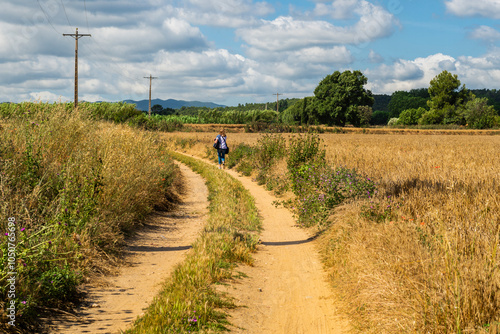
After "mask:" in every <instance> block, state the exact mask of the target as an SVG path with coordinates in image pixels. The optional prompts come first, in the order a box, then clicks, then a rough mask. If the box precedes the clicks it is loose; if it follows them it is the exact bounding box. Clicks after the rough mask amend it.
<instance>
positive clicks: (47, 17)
mask: <svg viewBox="0 0 500 334" xmlns="http://www.w3.org/2000/svg"><path fill="white" fill-rule="evenodd" d="M36 1H37V2H38V6H40V9H41V10H42V12H43V15H45V18H46V19H47V22H49V24H50V26H51V27H52V29H54V31H55V32H56V33H58V34H60V32H59V31H57V29H56V28H55V27H54V25H53V24H52V21H51V20H50V18H49V16H48V15H47V12H46V11H45V9H43V7H42V4H41V3H40V0H36Z"/></svg>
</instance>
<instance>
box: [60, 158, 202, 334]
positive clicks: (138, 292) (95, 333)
mask: <svg viewBox="0 0 500 334" xmlns="http://www.w3.org/2000/svg"><path fill="white" fill-rule="evenodd" d="M179 167H180V168H181V172H182V175H183V177H184V179H185V184H186V191H185V194H184V195H183V196H182V197H183V198H182V204H181V205H179V207H178V208H177V209H175V210H174V211H172V212H158V213H155V214H153V215H151V217H149V219H148V221H147V222H146V225H145V227H144V228H142V229H141V230H140V231H138V233H137V235H136V236H134V237H133V238H131V240H129V242H128V247H127V249H126V252H125V253H126V255H125V260H126V263H127V264H128V265H127V266H125V267H123V268H121V269H120V270H119V273H118V274H117V275H116V276H111V277H105V278H102V280H100V281H99V282H95V283H94V284H93V285H88V286H85V287H84V291H85V293H86V295H87V297H86V302H85V303H84V305H81V306H80V307H79V308H78V310H77V314H76V316H70V315H67V314H66V315H64V316H62V317H61V318H60V319H57V320H52V321H51V324H50V332H51V333H60V334H76V333H92V334H104V333H119V332H120V331H121V330H125V329H127V328H128V327H129V326H130V325H131V324H132V323H133V321H134V320H136V319H137V317H138V316H140V315H141V314H143V312H144V310H145V309H146V308H147V307H148V305H149V304H150V303H151V302H152V301H153V298H154V297H155V296H156V294H157V293H158V292H159V291H160V289H161V286H162V283H163V282H164V281H165V279H166V278H167V277H168V276H169V275H170V274H171V273H172V272H173V270H174V268H175V266H176V265H177V264H178V263H180V262H181V261H182V260H183V259H184V258H185V255H186V253H187V252H188V250H189V249H190V248H191V244H192V243H193V242H194V241H195V240H196V239H197V237H198V234H199V232H200V231H201V229H202V228H203V226H204V225H205V221H206V215H207V213H208V200H207V197H208V189H207V187H206V185H205V181H204V179H203V178H202V177H201V176H199V175H198V174H196V173H194V172H193V171H191V170H190V169H189V168H188V167H187V166H185V165H183V164H179Z"/></svg>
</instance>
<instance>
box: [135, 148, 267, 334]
mask: <svg viewBox="0 0 500 334" xmlns="http://www.w3.org/2000/svg"><path fill="white" fill-rule="evenodd" d="M171 155H172V157H174V158H175V159H176V160H179V161H181V162H183V163H185V164H187V165H189V166H190V167H191V168H192V169H193V170H194V171H195V172H197V173H199V174H200V175H201V176H202V177H203V178H205V180H206V183H207V186H208V190H209V200H210V207H209V218H208V221H207V225H206V226H205V228H204V230H203V232H202V233H201V235H200V237H199V238H198V240H197V241H196V242H195V243H194V244H193V248H192V249H191V251H190V252H189V253H188V255H187V258H186V260H185V261H184V262H183V263H182V264H180V265H179V266H178V267H177V268H176V269H175V271H174V273H173V274H172V277H171V278H170V279H169V280H168V281H167V282H166V283H165V286H164V288H163V290H162V291H161V292H160V294H159V295H158V296H157V297H156V298H155V300H154V301H153V303H152V304H151V305H150V307H149V308H148V310H147V312H146V314H145V315H144V316H143V317H142V318H140V319H138V320H137V321H136V323H135V325H134V327H133V328H132V329H130V330H128V331H127V332H126V333H128V334H138V333H147V334H154V333H186V332H204V333H209V332H216V331H224V330H225V329H226V326H227V325H228V324H229V322H228V320H227V315H226V314H225V313H224V312H223V309H224V308H231V307H234V305H233V303H232V301H231V299H230V298H229V297H228V296H225V295H222V294H220V293H218V292H216V291H215V289H214V288H213V285H214V284H217V283H219V282H222V281H224V280H226V279H230V278H231V277H232V276H233V274H234V268H235V267H236V265H237V263H246V264H251V263H252V257H251V253H252V252H253V251H254V250H255V248H256V245H257V243H258V240H259V237H258V232H259V231H260V229H261V222H260V220H259V218H258V214H257V209H256V207H255V202H254V199H253V198H252V197H251V196H250V194H249V193H248V191H247V190H246V189H245V188H244V187H243V185H242V184H241V183H240V182H238V181H236V180H235V179H234V178H232V177H231V176H229V175H228V174H227V173H225V172H223V171H220V170H218V169H216V168H215V167H213V166H209V165H207V164H205V163H203V162H200V161H198V160H196V159H193V158H190V157H187V156H184V155H182V154H178V153H171Z"/></svg>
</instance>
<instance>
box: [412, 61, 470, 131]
mask: <svg viewBox="0 0 500 334" xmlns="http://www.w3.org/2000/svg"><path fill="white" fill-rule="evenodd" d="M429 95H430V100H429V101H427V104H428V106H429V108H430V110H429V111H428V112H426V113H425V114H424V115H422V120H421V123H422V124H452V123H453V124H464V122H465V120H464V117H463V115H462V112H461V109H463V108H464V106H465V104H466V103H467V102H468V101H470V100H472V99H474V98H475V96H474V94H472V93H471V92H469V90H468V89H467V88H465V85H462V86H461V83H460V80H458V76H457V75H456V74H451V73H450V72H448V71H443V72H441V73H440V74H438V75H437V76H436V77H434V79H432V80H431V82H430V86H429Z"/></svg>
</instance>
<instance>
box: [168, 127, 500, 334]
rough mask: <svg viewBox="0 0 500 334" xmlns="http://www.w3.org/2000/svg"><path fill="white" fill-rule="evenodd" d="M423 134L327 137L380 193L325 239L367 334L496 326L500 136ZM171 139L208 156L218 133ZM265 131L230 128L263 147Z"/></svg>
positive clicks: (335, 158)
mask: <svg viewBox="0 0 500 334" xmlns="http://www.w3.org/2000/svg"><path fill="white" fill-rule="evenodd" d="M417 132H418V134H415V133H417ZM423 132H425V131H424V130H411V131H410V130H400V134H399V135H396V134H385V135H375V134H367V133H366V132H365V133H364V134H363V133H362V131H360V133H357V134H323V135H321V138H322V139H324V141H325V144H326V151H327V160H329V161H330V162H331V163H332V164H333V165H337V166H339V165H341V166H345V167H347V168H355V169H357V170H358V171H360V172H362V173H365V174H367V175H368V176H370V177H371V178H373V179H375V180H376V181H377V183H378V189H379V194H378V197H377V198H375V199H372V200H371V201H364V202H359V201H358V202H352V203H349V204H346V205H343V206H342V207H340V208H337V210H336V212H335V214H334V215H333V217H332V220H333V224H332V226H331V228H330V229H329V230H328V231H327V232H326V233H325V234H324V235H323V237H322V238H321V243H322V245H323V254H324V257H325V262H326V263H327V265H328V267H329V268H330V269H329V270H330V271H331V273H332V281H333V283H334V285H335V286H336V287H337V290H338V291H339V292H342V294H343V295H344V297H345V299H346V300H347V301H348V303H347V305H348V307H346V311H347V312H348V313H349V314H350V315H351V317H352V319H353V322H354V323H355V324H356V326H357V328H358V329H359V331H360V332H363V333H482V332H484V333H486V332H494V331H495V330H496V327H497V325H498V321H499V320H500V271H499V269H498V265H499V260H500V258H499V255H498V246H499V238H500V137H499V136H496V135H495V136H493V135H486V134H484V133H480V132H470V131H466V130H460V131H457V133H461V134H466V135H460V136H459V135H453V134H451V133H454V132H450V131H444V130H442V131H432V130H429V131H427V132H425V135H422V133H423ZM440 132H442V133H446V135H442V134H439V133H440ZM401 134H405V135H401ZM430 134H432V135H430ZM472 134H474V135H472ZM164 136H165V137H167V138H170V140H171V142H174V141H176V142H177V143H184V149H185V150H186V151H187V152H189V153H190V154H194V155H200V156H204V155H207V154H209V153H210V152H211V141H212V138H213V137H215V133H192V134H186V133H181V134H179V133H175V134H167V135H164ZM259 136H260V135H258V134H245V133H233V134H231V133H229V135H228V143H229V145H230V146H231V145H237V144H238V143H241V142H244V143H247V144H252V145H254V144H255V143H256V142H257V138H258V137H259ZM229 158H230V157H229ZM389 206H390V207H389Z"/></svg>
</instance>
